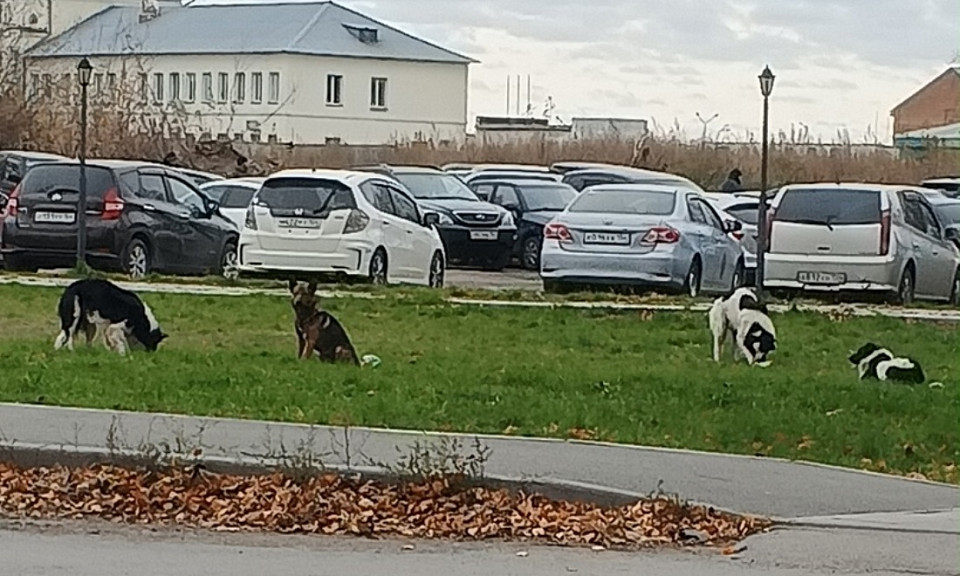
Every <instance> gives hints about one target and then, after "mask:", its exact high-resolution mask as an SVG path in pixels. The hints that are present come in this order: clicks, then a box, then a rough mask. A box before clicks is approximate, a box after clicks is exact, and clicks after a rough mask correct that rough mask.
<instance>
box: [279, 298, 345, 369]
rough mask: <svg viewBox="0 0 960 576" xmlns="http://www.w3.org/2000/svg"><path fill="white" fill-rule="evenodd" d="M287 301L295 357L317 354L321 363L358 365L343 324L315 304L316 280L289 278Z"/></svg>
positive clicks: (305, 357) (307, 356) (302, 357)
mask: <svg viewBox="0 0 960 576" xmlns="http://www.w3.org/2000/svg"><path fill="white" fill-rule="evenodd" d="M290 303H291V305H292V306H293V313H294V327H295V328H296V330H297V341H298V342H299V348H298V350H297V357H298V358H300V359H301V360H306V359H308V358H310V357H311V356H313V354H314V353H316V354H317V355H318V356H320V360H322V361H324V362H330V363H335V362H349V363H351V364H354V365H357V366H359V365H360V359H359V358H358V357H357V351H356V350H355V349H354V347H353V344H351V343H350V337H349V336H347V331H346V330H344V329H343V325H342V324H340V322H339V321H338V320H337V319H336V318H334V317H333V315H332V314H330V313H329V312H326V311H325V310H321V309H320V306H319V305H318V303H319V299H318V298H317V284H316V282H302V281H298V280H290Z"/></svg>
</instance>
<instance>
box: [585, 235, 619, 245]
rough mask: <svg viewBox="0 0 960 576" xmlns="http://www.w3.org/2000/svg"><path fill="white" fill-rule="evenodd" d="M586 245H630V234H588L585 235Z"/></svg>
mask: <svg viewBox="0 0 960 576" xmlns="http://www.w3.org/2000/svg"><path fill="white" fill-rule="evenodd" d="M583 243H584V244H623V245H626V244H629V243H630V235H629V234H614V233H608V232H587V233H586V234H584V235H583Z"/></svg>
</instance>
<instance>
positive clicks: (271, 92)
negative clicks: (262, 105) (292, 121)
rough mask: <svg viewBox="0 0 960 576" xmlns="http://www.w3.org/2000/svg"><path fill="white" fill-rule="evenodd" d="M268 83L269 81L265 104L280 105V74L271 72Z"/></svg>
mask: <svg viewBox="0 0 960 576" xmlns="http://www.w3.org/2000/svg"><path fill="white" fill-rule="evenodd" d="M269 81H270V85H269V86H268V87H267V103H268V104H279V103H280V73H279V72H271V73H270V79H269Z"/></svg>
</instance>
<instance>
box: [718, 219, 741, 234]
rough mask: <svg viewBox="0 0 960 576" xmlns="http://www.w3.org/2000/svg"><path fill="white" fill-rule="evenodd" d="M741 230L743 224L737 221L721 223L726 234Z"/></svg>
mask: <svg viewBox="0 0 960 576" xmlns="http://www.w3.org/2000/svg"><path fill="white" fill-rule="evenodd" d="M741 230H743V223H742V222H740V221H739V220H726V221H724V223H723V231H724V232H726V233H727V234H731V233H733V232H739V231H741Z"/></svg>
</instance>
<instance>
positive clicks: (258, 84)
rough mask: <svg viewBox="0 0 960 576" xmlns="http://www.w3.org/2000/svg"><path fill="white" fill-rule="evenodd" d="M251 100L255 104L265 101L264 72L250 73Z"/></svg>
mask: <svg viewBox="0 0 960 576" xmlns="http://www.w3.org/2000/svg"><path fill="white" fill-rule="evenodd" d="M250 102H252V103H253V104H259V103H261V102H263V74H262V73H261V72H254V73H252V74H250Z"/></svg>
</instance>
